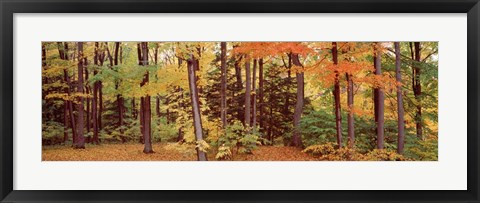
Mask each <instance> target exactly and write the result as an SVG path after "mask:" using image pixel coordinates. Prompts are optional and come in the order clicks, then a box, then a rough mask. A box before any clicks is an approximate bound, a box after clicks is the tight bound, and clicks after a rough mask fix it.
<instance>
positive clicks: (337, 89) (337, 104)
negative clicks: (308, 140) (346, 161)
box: [332, 42, 343, 148]
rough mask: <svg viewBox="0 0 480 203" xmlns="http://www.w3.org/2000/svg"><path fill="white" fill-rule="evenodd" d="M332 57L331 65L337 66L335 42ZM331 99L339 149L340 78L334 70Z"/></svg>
mask: <svg viewBox="0 0 480 203" xmlns="http://www.w3.org/2000/svg"><path fill="white" fill-rule="evenodd" d="M332 57H333V64H335V65H338V50H337V43H336V42H332ZM337 68H338V67H337ZM333 97H334V100H335V125H336V130H337V145H338V147H340V148H341V147H342V146H343V143H342V107H341V105H340V78H339V75H338V71H337V70H335V84H334V90H333Z"/></svg>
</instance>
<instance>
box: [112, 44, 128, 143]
mask: <svg viewBox="0 0 480 203" xmlns="http://www.w3.org/2000/svg"><path fill="white" fill-rule="evenodd" d="M119 50H120V42H115V51H114V57H113V63H114V65H115V66H118V54H119ZM119 83H120V81H115V89H116V90H118V88H119V85H120V84H119ZM124 108H125V107H124V104H123V97H122V94H117V111H118V127H119V128H120V134H121V136H122V137H123V118H124V117H125V115H124V112H125V111H124V110H123V109H124ZM122 140H123V138H122Z"/></svg>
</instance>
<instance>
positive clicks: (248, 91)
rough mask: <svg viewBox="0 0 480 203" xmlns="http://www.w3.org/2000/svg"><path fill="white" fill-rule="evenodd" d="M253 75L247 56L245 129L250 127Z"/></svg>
mask: <svg viewBox="0 0 480 203" xmlns="http://www.w3.org/2000/svg"><path fill="white" fill-rule="evenodd" d="M251 76H252V73H251V72H250V56H248V55H247V56H245V127H247V128H249V127H250V124H251V123H250V111H251V110H250V102H251V100H250V96H251V91H252V90H251V89H250V88H252V81H251V80H252V79H251Z"/></svg>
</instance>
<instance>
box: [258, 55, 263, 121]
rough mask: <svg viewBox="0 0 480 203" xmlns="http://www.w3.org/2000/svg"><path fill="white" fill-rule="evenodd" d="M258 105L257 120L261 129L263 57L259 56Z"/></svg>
mask: <svg viewBox="0 0 480 203" xmlns="http://www.w3.org/2000/svg"><path fill="white" fill-rule="evenodd" d="M258 72H259V73H258V80H259V81H258V83H259V84H258V107H259V114H258V121H259V126H260V129H263V127H264V126H263V119H262V117H263V113H264V112H263V107H264V104H263V86H264V84H263V82H264V81H263V59H262V58H260V59H259V60H258Z"/></svg>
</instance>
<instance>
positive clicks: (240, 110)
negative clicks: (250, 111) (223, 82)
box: [234, 56, 245, 125]
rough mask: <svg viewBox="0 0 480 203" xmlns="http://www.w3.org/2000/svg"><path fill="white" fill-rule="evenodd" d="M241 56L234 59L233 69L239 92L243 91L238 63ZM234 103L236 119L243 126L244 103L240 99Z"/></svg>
mask: <svg viewBox="0 0 480 203" xmlns="http://www.w3.org/2000/svg"><path fill="white" fill-rule="evenodd" d="M242 58H243V57H242V56H239V57H238V58H236V59H235V63H234V67H235V78H236V91H241V90H242V89H243V81H242V69H241V67H240V62H241V61H242ZM236 102H238V103H237V105H238V108H237V119H238V120H239V121H242V123H243V124H244V125H245V116H244V115H242V108H240V107H242V106H243V104H244V102H243V101H241V99H238V100H237V101H236Z"/></svg>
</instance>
